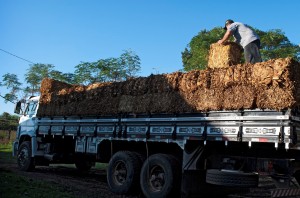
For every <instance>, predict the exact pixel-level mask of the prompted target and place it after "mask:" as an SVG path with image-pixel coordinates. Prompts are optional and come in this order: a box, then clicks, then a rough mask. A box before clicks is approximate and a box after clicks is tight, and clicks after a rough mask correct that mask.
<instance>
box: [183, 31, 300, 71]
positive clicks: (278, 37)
mask: <svg viewBox="0 0 300 198" xmlns="http://www.w3.org/2000/svg"><path fill="white" fill-rule="evenodd" d="M252 29H254V30H255V31H256V33H257V34H258V35H259V37H260V38H261V47H262V49H261V55H262V59H263V61H267V60H269V59H273V58H285V57H294V58H295V59H297V60H300V47H299V46H298V45H294V44H292V43H291V42H290V41H289V39H288V38H287V37H286V36H285V35H284V33H283V32H282V31H281V30H278V29H275V30H269V31H266V32H264V31H261V30H258V29H255V28H252ZM224 33H225V30H224V29H223V28H222V27H216V28H214V29H212V30H210V31H207V30H203V31H201V32H199V34H198V35H196V36H195V37H193V38H192V40H191V42H190V43H189V44H188V46H187V48H185V49H184V51H183V52H182V63H183V67H184V70H185V71H190V70H193V69H205V68H206V66H207V61H208V60H207V57H208V53H209V47H210V45H211V44H212V43H215V42H217V41H218V40H219V39H220V38H222V37H223V35H224ZM231 39H232V38H231Z"/></svg>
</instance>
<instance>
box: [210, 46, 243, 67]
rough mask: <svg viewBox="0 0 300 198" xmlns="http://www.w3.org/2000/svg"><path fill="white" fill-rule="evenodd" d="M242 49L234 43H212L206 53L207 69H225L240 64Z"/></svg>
mask: <svg viewBox="0 0 300 198" xmlns="http://www.w3.org/2000/svg"><path fill="white" fill-rule="evenodd" d="M241 57H242V47H241V46H240V45H239V44H237V43H235V42H227V43H225V44H218V43H213V44H211V45H210V49H209V53H208V63H207V67H208V68H227V67H229V66H232V65H237V64H239V63H240V61H241Z"/></svg>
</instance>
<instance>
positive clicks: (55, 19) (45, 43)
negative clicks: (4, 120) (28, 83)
mask: <svg viewBox="0 0 300 198" xmlns="http://www.w3.org/2000/svg"><path fill="white" fill-rule="evenodd" d="M228 18H230V19H233V20H235V21H239V22H243V23H246V24H249V25H251V26H253V27H255V28H258V29H260V30H263V31H268V30H270V29H281V30H282V31H283V32H284V33H285V35H286V36H287V37H288V38H289V40H290V41H291V42H292V43H294V44H300V25H299V19H300V1H299V0H286V1H272V0H265V1H262V0H260V1H257V0H252V1H241V0H237V1H235V0H232V1H230V0H228V1H221V0H214V1H201V0H190V1H183V0H181V1H180V0H148V1H146V0H109V1H108V0H107V1H104V0H85V1H84V0H13V1H12V0H0V27H1V29H0V31H1V34H0V35H1V36H0V49H2V50H5V51H7V52H10V53H12V54H15V55H17V56H19V57H22V58H24V59H26V60H29V61H31V62H34V63H43V64H52V65H54V66H55V69H56V70H59V71H61V72H74V67H75V66H76V65H78V64H79V63H80V62H92V61H97V60H99V59H105V58H111V57H119V56H120V55H121V54H122V53H123V52H124V50H128V49H131V50H132V51H134V52H135V53H136V54H137V55H138V56H139V57H140V59H141V72H140V73H139V75H141V76H148V75H150V74H151V73H157V72H159V73H172V72H175V71H177V70H180V69H182V61H181V52H182V51H183V50H184V48H185V47H186V46H187V45H188V43H189V42H190V41H191V39H192V38H193V37H194V36H196V35H197V34H198V32H200V31H201V30H204V29H206V30H211V29H213V28H214V27H220V26H223V24H224V22H225V20H226V19H228ZM29 66H30V63H29V62H26V61H24V60H22V59H19V58H17V57H15V56H12V55H9V54H7V53H5V52H3V51H1V50H0V79H2V76H3V75H4V74H6V73H13V74H16V75H17V76H18V77H19V79H20V81H21V82H24V74H25V73H26V72H27V69H28V68H29ZM5 93H7V90H5V89H4V88H3V87H2V88H0V94H1V95H4V94H5ZM13 108H14V105H13V104H10V103H4V100H3V99H2V98H0V114H2V113H3V112H8V113H13Z"/></svg>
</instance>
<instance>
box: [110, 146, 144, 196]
mask: <svg viewBox="0 0 300 198" xmlns="http://www.w3.org/2000/svg"><path fill="white" fill-rule="evenodd" d="M141 166H142V165H141V163H140V159H139V158H138V156H137V155H136V153H134V152H130V151H119V152H117V153H115V154H114V155H113V157H112V158H111V159H110V161H109V164H108V169H107V182H108V186H109V188H110V190H111V191H112V192H114V193H116V194H133V193H135V192H137V191H138V189H140V187H139V176H140V171H141Z"/></svg>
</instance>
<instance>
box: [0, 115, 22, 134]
mask: <svg viewBox="0 0 300 198" xmlns="http://www.w3.org/2000/svg"><path fill="white" fill-rule="evenodd" d="M18 121H19V117H18V116H16V115H10V114H9V113H7V112H4V113H2V115H0V130H17V126H18Z"/></svg>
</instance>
